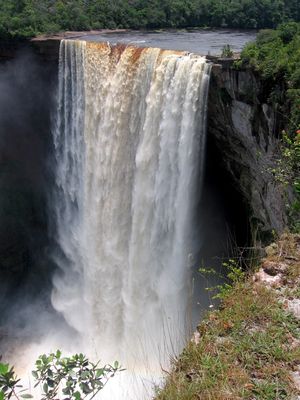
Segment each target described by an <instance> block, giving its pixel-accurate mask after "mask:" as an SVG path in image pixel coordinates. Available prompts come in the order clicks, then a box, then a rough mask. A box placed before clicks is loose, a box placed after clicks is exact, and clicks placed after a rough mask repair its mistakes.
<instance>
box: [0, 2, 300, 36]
mask: <svg viewBox="0 0 300 400" xmlns="http://www.w3.org/2000/svg"><path fill="white" fill-rule="evenodd" d="M289 21H300V7H299V0H114V1H111V0H5V1H4V0H2V1H0V38H27V37H33V36H35V35H38V34H41V33H55V32H59V31H62V30H89V29H102V28H109V29H115V28H131V29H158V28H186V27H224V28H225V27H226V28H241V29H261V28H275V27H276V26H277V25H279V24H281V23H283V22H289Z"/></svg>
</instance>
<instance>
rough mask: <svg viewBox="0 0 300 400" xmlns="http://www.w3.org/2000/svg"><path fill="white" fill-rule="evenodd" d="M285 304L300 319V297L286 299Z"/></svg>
mask: <svg viewBox="0 0 300 400" xmlns="http://www.w3.org/2000/svg"><path fill="white" fill-rule="evenodd" d="M285 304H286V307H287V309H288V310H289V312H291V313H292V314H293V315H294V316H295V317H296V318H298V319H300V299H292V300H286V302H285Z"/></svg>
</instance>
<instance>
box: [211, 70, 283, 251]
mask: <svg viewBox="0 0 300 400" xmlns="http://www.w3.org/2000/svg"><path fill="white" fill-rule="evenodd" d="M268 97H269V93H268V88H265V87H264V85H263V83H262V81H261V80H260V79H259V77H257V76H255V75H254V74H253V72H251V71H250V70H245V71H237V70H234V69H233V68H232V66H230V65H228V63H227V64H222V65H218V64H214V65H213V68H212V76H211V85H210V94H209V105H208V136H209V140H213V141H214V142H215V145H216V146H217V147H218V149H219V152H220V154H221V156H222V160H221V161H222V165H223V167H224V168H225V169H226V170H227V172H228V173H229V175H230V177H231V179H232V180H233V182H234V183H235V185H236V187H237V188H238V190H239V192H240V193H241V195H242V197H243V199H244V202H245V203H246V204H247V207H248V209H249V217H250V223H251V226H252V233H253V234H255V233H256V232H258V233H260V234H261V237H262V238H264V237H266V236H267V237H270V236H271V232H272V230H275V231H277V232H282V231H283V229H284V227H285V226H286V215H285V207H284V199H283V193H282V191H281V189H280V188H279V187H278V186H277V185H276V184H275V182H274V179H273V177H272V174H271V173H270V170H271V167H272V163H273V161H272V160H273V159H274V154H275V153H276V149H277V146H278V138H277V137H278V134H279V132H280V131H281V129H282V128H283V122H282V121H281V120H280V119H279V117H278V114H277V113H276V109H275V108H273V107H272V106H271V105H269V104H268V103H267V102H268ZM269 250H270V249H269Z"/></svg>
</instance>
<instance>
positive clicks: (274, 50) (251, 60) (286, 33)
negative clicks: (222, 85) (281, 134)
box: [237, 22, 300, 133]
mask: <svg viewBox="0 0 300 400" xmlns="http://www.w3.org/2000/svg"><path fill="white" fill-rule="evenodd" d="M237 64H238V65H237V66H239V65H243V66H250V67H252V68H254V69H255V70H256V71H258V72H259V73H260V75H261V76H262V78H263V79H264V80H265V81H267V82H268V84H269V85H270V86H273V91H272V96H271V98H270V101H273V102H276V101H277V102H280V101H282V100H284V101H286V103H287V104H285V105H286V109H285V110H283V112H284V113H285V112H286V110H287V109H288V108H289V109H290V112H291V114H290V121H289V128H290V129H292V130H294V133H295V131H296V130H297V129H299V128H300V89H299V88H300V24H299V23H296V22H289V23H285V24H282V25H280V26H279V27H278V29H276V30H263V31H261V32H260V33H259V34H258V36H257V40H256V41H255V42H253V43H249V44H248V45H246V47H245V48H244V50H243V51H242V54H241V61H239V62H237ZM280 84H283V85H284V87H283V89H284V92H285V93H286V99H280V96H281V92H282V90H281V91H280V88H279V85H280Z"/></svg>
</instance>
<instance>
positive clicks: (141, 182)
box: [51, 40, 210, 400]
mask: <svg viewBox="0 0 300 400" xmlns="http://www.w3.org/2000/svg"><path fill="white" fill-rule="evenodd" d="M209 75H210V65H209V63H207V62H206V60H205V58H204V57H200V56H196V55H193V54H187V53H184V52H175V51H167V50H160V49H156V48H136V47H133V46H127V47H125V46H121V45H117V46H111V45H109V44H104V43H92V42H84V41H73V40H66V41H62V42H61V46H60V60H59V88H58V100H57V102H58V103H57V115H56V118H55V126H54V128H53V137H54V146H55V157H56V170H55V179H56V185H55V192H54V193H53V199H52V205H51V207H52V212H51V215H54V216H55V217H54V225H55V234H56V241H57V245H58V247H59V249H60V251H59V252H56V254H55V255H54V256H55V258H56V263H57V265H58V267H59V270H58V272H57V273H56V275H55V277H54V279H53V293H52V303H53V306H54V308H55V309H56V310H58V311H59V312H60V313H62V315H63V316H64V318H65V320H66V322H67V323H68V325H70V327H72V328H74V330H75V331H76V332H77V334H78V337H79V340H80V343H81V346H82V349H83V351H85V352H86V353H87V354H88V355H89V356H92V357H93V356H96V357H97V358H101V360H103V361H104V362H110V363H111V362H113V361H114V360H115V359H117V360H119V361H120V362H121V363H122V365H123V366H124V367H125V368H126V369H127V371H128V373H129V374H131V376H135V377H137V378H138V379H141V381H143V382H142V384H141V385H140V389H137V390H136V394H135V393H133V392H130V391H129V392H128V394H127V395H126V397H124V393H125V392H122V393H120V394H119V396H120V397H119V398H120V399H121V398H122V399H124V398H126V399H131V398H132V399H139V400H140V399H142V398H143V396H144V394H143V391H145V387H146V386H147V385H148V383H149V382H151V384H152V383H153V380H152V378H154V379H156V378H157V377H159V376H160V375H161V368H162V367H164V368H167V367H168V363H169V358H170V356H172V355H175V354H178V353H179V352H180V350H181V349H182V347H183V345H184V343H185V341H186V339H187V338H188V334H189V333H190V314H191V312H190V304H191V301H190V297H191V292H192V288H191V266H192V264H193V262H194V254H195V253H196V252H197V251H198V250H199V244H198V245H197V240H195V229H196V227H195V223H194V220H195V212H196V206H197V199H198V198H199V188H200V187H201V179H202V175H203V165H204V153H205V134H206V114H207V97H208V86H209ZM197 246H198V247H197ZM78 350H81V349H78ZM114 379H115V378H114ZM143 379H144V380H143ZM146 381H147V382H148V383H145V382H146ZM111 385H112V386H113V385H114V382H113V380H112V381H111ZM112 390H113V389H112ZM118 390H120V389H119V388H118ZM104 395H105V393H104ZM108 398H111V399H112V398H113V399H117V398H118V397H117V395H114V396H113V397H109V396H108Z"/></svg>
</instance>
